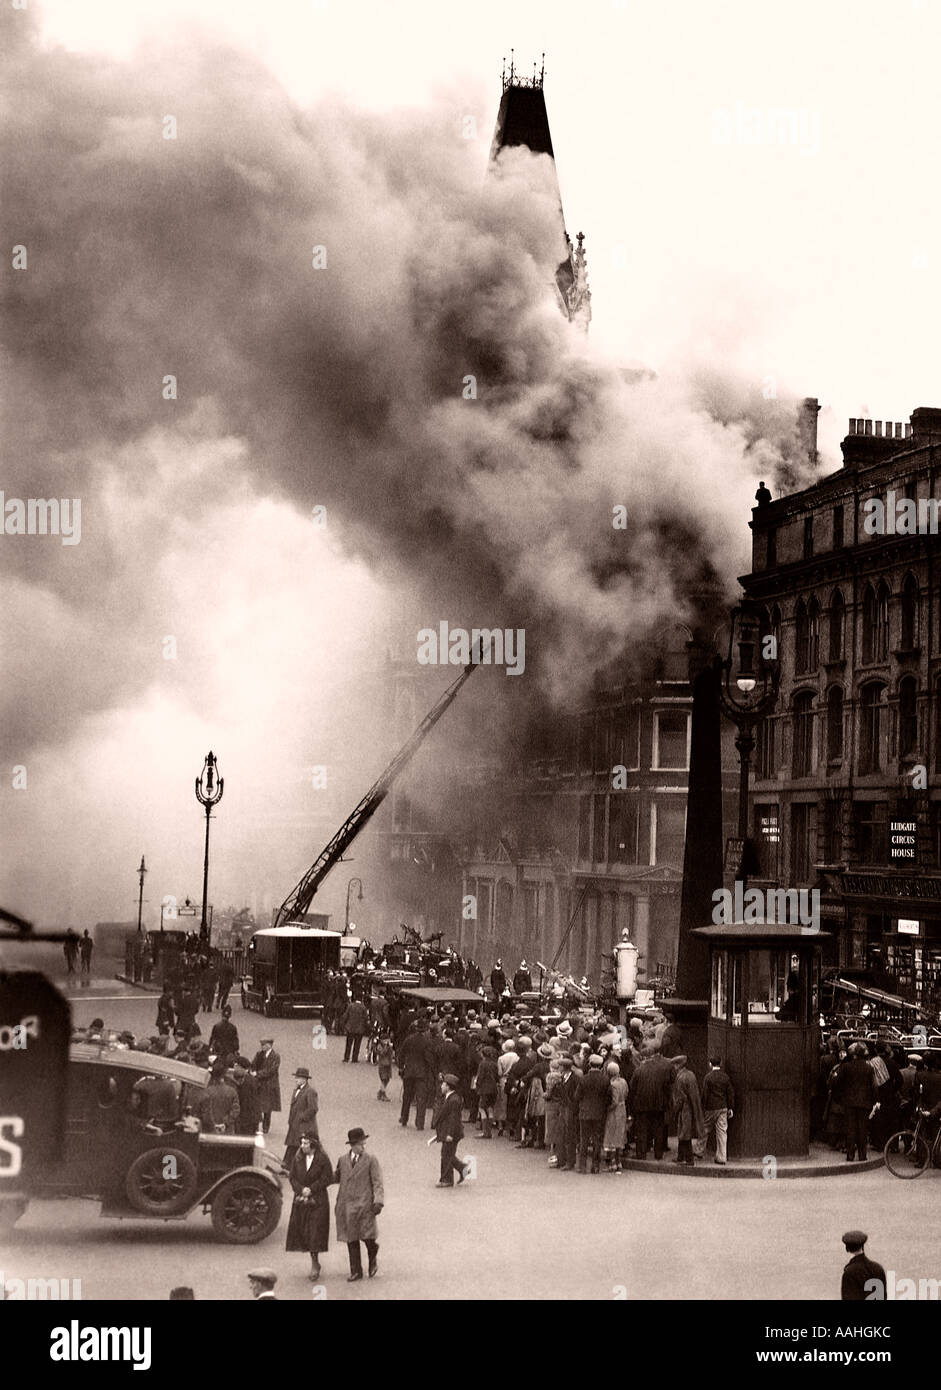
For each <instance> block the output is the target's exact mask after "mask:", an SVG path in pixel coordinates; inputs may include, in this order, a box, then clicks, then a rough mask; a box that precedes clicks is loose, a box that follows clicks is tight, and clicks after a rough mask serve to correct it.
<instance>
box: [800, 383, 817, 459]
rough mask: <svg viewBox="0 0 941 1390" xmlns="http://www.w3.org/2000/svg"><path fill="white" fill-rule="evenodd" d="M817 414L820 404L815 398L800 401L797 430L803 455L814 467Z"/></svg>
mask: <svg viewBox="0 0 941 1390" xmlns="http://www.w3.org/2000/svg"><path fill="white" fill-rule="evenodd" d="M819 413H820V402H819V401H818V400H817V397H816V396H805V397H804V399H803V400H802V401H801V408H800V415H799V416H798V420H797V428H798V432H799V434H800V437H801V444H802V445H803V448H804V453H805V454H806V455H807V462H808V463H810V464H811V465H815V464H816V462H817V416H818V415H819Z"/></svg>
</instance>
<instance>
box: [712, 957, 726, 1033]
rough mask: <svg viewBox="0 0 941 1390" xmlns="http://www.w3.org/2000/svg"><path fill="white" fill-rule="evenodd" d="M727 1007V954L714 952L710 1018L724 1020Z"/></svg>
mask: <svg viewBox="0 0 941 1390" xmlns="http://www.w3.org/2000/svg"><path fill="white" fill-rule="evenodd" d="M728 1007H729V953H728V951H716V952H715V954H714V955H713V957H712V1007H711V1012H712V1017H713V1018H721V1019H723V1020H724V1019H726V1018H727V1017H728Z"/></svg>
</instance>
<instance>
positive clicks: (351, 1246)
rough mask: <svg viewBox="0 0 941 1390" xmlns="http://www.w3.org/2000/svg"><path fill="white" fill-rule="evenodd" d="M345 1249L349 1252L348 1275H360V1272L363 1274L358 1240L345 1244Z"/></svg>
mask: <svg viewBox="0 0 941 1390" xmlns="http://www.w3.org/2000/svg"><path fill="white" fill-rule="evenodd" d="M346 1248H347V1250H348V1251H349V1252H350V1273H351V1274H362V1272H363V1255H362V1251H361V1250H360V1248H359V1241H358V1240H348V1241H347V1242H346Z"/></svg>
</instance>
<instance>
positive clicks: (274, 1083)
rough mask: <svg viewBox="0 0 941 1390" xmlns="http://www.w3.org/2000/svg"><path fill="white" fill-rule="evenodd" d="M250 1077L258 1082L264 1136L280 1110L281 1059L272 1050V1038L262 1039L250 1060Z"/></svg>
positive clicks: (259, 1106)
mask: <svg viewBox="0 0 941 1390" xmlns="http://www.w3.org/2000/svg"><path fill="white" fill-rule="evenodd" d="M251 1070H252V1075H253V1076H254V1077H255V1079H256V1081H257V1082H258V1108H259V1110H260V1111H261V1127H262V1129H263V1131H264V1132H265V1134H267V1133H268V1131H269V1130H270V1129H271V1116H272V1113H273V1112H274V1111H275V1110H280V1109H281V1077H280V1071H281V1058H280V1057H279V1056H278V1054H277V1052H275V1050H274V1038H262V1040H261V1047H260V1049H259V1051H258V1052H256V1053H255V1056H254V1057H253V1058H252V1067H251Z"/></svg>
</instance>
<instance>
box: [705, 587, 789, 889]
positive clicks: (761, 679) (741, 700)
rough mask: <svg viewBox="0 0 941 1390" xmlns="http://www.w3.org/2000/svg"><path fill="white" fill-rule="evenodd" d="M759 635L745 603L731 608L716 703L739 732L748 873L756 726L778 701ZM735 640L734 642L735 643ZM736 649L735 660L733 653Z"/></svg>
mask: <svg viewBox="0 0 941 1390" xmlns="http://www.w3.org/2000/svg"><path fill="white" fill-rule="evenodd" d="M759 636H760V632H759V620H758V614H757V612H756V611H755V609H754V607H753V606H752V605H751V604H750V603H748V601H747V600H745V601H743V602H742V603H740V604H739V605H738V606H737V607H736V608H733V610H732V615H731V621H730V623H729V651H728V656H727V657H726V659H725V661H723V662H722V663H721V679H720V681H719V704H720V706H721V708H722V712H723V714H724V715H725V716H726V717H727V718H728V719H731V721H732V723H733V724H735V726H736V727H737V729H738V735H737V737H736V739H735V747H736V748H737V749H738V755H739V788H738V838H739V840H740V841H741V843H742V859H741V865H740V872H742V871H744V873H745V874H747V872H748V870H749V868H750V867H751V865H752V864H754V862H755V858H756V856H755V852H754V846H753V845H752V844H751V842H750V840H749V836H748V773H749V768H750V766H751V758H752V753H753V752H754V751H755V732H754V731H755V725H756V724H757V723H759V721H760V720H762V719H763V718H764V717H765V715H767V714H769V713H770V712H771V710H772V709H773V708H774V705H775V703H776V701H777V698H778V685H779V683H780V679H781V665H780V662H779V661H778V654H777V649H776V648H775V650H774V652H773V655H771V654H769V655H768V656H767V657H766V656H765V655H764V654H760V655H758V657H757V659H756V653H755V646H756V643H757V640H758V638H759ZM736 637H737V643H736ZM736 645H737V646H738V659H737V661H736V660H735V658H734V656H733V652H734V650H735V647H736Z"/></svg>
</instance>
